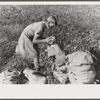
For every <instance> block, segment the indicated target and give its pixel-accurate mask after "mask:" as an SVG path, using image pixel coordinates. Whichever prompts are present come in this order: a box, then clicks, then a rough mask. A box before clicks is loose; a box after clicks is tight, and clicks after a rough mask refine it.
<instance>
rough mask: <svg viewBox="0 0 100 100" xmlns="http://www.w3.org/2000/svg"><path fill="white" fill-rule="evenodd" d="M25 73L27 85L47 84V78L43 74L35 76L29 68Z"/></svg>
mask: <svg viewBox="0 0 100 100" xmlns="http://www.w3.org/2000/svg"><path fill="white" fill-rule="evenodd" d="M23 73H24V75H25V76H26V77H27V79H28V82H27V83H26V84H46V81H47V80H46V77H45V76H44V75H43V74H41V73H38V72H37V73H36V74H34V73H33V70H31V69H29V68H26V69H25V70H24V71H23Z"/></svg>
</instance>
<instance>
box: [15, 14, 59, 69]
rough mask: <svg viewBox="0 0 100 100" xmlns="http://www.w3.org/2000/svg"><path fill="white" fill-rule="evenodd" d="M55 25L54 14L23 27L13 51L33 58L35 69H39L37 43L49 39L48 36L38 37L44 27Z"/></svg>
mask: <svg viewBox="0 0 100 100" xmlns="http://www.w3.org/2000/svg"><path fill="white" fill-rule="evenodd" d="M55 25H57V20H56V18H55V17H54V16H51V17H48V18H47V20H46V21H40V22H34V23H32V24H30V25H28V26H27V27H26V28H25V29H24V31H23V32H22V34H21V36H20V38H19V41H18V45H17V46H16V50H15V52H16V53H19V54H21V55H22V56H23V57H26V58H31V59H33V61H34V66H35V68H36V70H38V69H39V50H38V45H37V44H38V43H44V42H46V43H48V42H49V41H50V37H48V38H46V39H39V37H40V36H42V35H43V32H44V30H45V29H46V28H51V27H53V26H55Z"/></svg>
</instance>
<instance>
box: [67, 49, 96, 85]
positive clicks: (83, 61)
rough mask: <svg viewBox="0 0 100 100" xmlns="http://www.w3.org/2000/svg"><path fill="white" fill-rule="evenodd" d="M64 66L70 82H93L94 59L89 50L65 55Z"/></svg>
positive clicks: (94, 73)
mask: <svg viewBox="0 0 100 100" xmlns="http://www.w3.org/2000/svg"><path fill="white" fill-rule="evenodd" d="M66 60H67V63H66V67H67V69H68V77H69V80H70V83H71V84H93V83H94V79H95V75H96V72H95V69H94V61H93V58H92V55H91V54H90V53H89V52H84V51H80V50H79V51H77V52H74V53H72V54H69V55H67V56H66Z"/></svg>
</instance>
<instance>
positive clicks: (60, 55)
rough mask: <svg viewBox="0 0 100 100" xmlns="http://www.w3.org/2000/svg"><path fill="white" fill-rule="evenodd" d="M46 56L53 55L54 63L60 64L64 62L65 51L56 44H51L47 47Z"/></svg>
mask: <svg viewBox="0 0 100 100" xmlns="http://www.w3.org/2000/svg"><path fill="white" fill-rule="evenodd" d="M47 52H48V57H50V56H54V55H55V57H56V59H55V65H56V66H60V65H62V64H63V63H64V62H65V53H64V52H63V51H62V50H61V49H60V47H59V45H58V44H56V43H55V44H53V45H51V46H48V47H47Z"/></svg>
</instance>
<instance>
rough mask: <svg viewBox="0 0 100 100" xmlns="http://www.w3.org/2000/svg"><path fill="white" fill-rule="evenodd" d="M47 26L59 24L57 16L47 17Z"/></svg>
mask: <svg viewBox="0 0 100 100" xmlns="http://www.w3.org/2000/svg"><path fill="white" fill-rule="evenodd" d="M46 21H47V27H48V28H52V27H54V26H56V25H57V19H56V17H55V16H50V17H48V18H47V20H46Z"/></svg>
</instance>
